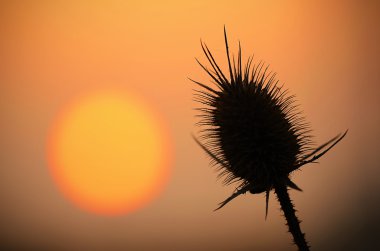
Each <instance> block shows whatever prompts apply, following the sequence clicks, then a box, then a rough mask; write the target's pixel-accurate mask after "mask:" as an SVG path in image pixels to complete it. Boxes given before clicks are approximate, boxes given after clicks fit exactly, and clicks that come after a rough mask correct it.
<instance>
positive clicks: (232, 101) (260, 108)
mask: <svg viewBox="0 0 380 251" xmlns="http://www.w3.org/2000/svg"><path fill="white" fill-rule="evenodd" d="M225 43H226V51H227V60H228V66H229V77H227V76H226V74H224V73H223V72H222V71H221V69H220V68H219V66H218V64H217V63H216V61H215V59H214V57H213V55H212V54H211V52H210V50H209V49H208V47H207V46H206V45H205V44H204V43H201V45H202V49H203V51H204V53H205V55H206V57H207V59H208V61H209V63H210V65H211V68H212V69H209V68H207V67H206V66H204V65H203V64H201V63H200V62H199V61H198V63H199V64H200V65H201V66H202V68H203V69H204V70H205V71H206V72H207V74H208V75H209V76H210V77H211V78H212V80H213V82H214V84H215V87H216V88H211V87H209V86H207V85H204V84H202V83H199V82H196V81H194V82H195V83H197V84H198V85H199V86H200V87H201V88H202V89H200V90H195V95H194V96H195V100H196V101H197V102H199V103H201V104H202V105H204V106H203V107H201V108H199V109H198V110H199V111H200V114H199V116H200V117H201V119H200V121H199V122H198V124H199V125H201V126H206V127H207V128H204V129H203V130H202V131H201V132H202V135H201V136H200V139H201V141H202V145H203V146H204V147H205V148H207V149H208V151H209V154H210V155H211V156H212V157H213V160H214V161H216V162H218V164H219V167H220V168H221V170H222V173H221V174H222V175H226V180H225V183H227V184H228V183H231V182H233V181H242V185H245V186H246V185H250V191H251V192H253V193H258V192H263V191H268V190H270V189H271V188H272V187H273V184H274V183H276V182H279V181H280V180H285V181H286V180H288V176H289V173H290V172H291V171H293V170H294V167H295V166H296V165H297V163H299V162H300V161H301V159H302V158H303V156H305V155H306V154H307V152H308V151H309V150H310V146H309V145H310V143H311V140H310V138H311V136H310V135H309V134H308V133H309V130H308V125H307V124H306V123H305V121H304V118H303V117H301V116H300V112H299V110H298V109H297V106H296V105H295V102H294V96H290V95H288V93H287V91H286V90H284V89H283V88H282V87H280V86H279V85H278V81H277V80H276V78H275V77H276V74H275V73H271V72H269V73H268V67H264V64H263V63H261V62H260V63H259V64H257V65H252V58H251V57H250V58H249V59H248V61H247V62H246V64H245V66H244V67H243V66H242V58H241V48H240V44H239V52H238V57H237V61H236V62H235V59H234V58H233V60H232V61H233V62H232V64H231V60H230V56H229V49H228V42H227V38H226V36H225Z"/></svg>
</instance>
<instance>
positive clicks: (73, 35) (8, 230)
mask: <svg viewBox="0 0 380 251" xmlns="http://www.w3.org/2000/svg"><path fill="white" fill-rule="evenodd" d="M16 2H17V3H16ZM331 2H333V3H331ZM379 9H380V6H379V5H378V3H377V2H376V1H360V2H359V1H239V0H235V1H198V0H195V1H121V0H120V1H116V0H115V1H100V0H97V1H85V0H81V1H42V0H41V1H2V3H1V4H0V88H1V89H0V119H1V124H0V129H1V130H0V136H1V140H0V150H1V151H0V164H1V166H0V201H1V206H0V222H1V224H0V247H3V246H4V247H11V248H14V249H24V250H31V249H38V250H132V251H135V250H136V251H140V250H141V251H145V250H146V251H148V250H153V249H154V250H178V251H190V250H200V251H202V250H221V251H223V250H237V251H245V250H260V251H262V250H266V251H271V250H296V247H295V246H294V245H292V244H291V242H292V240H291V236H290V234H289V233H288V232H287V228H286V226H285V224H284V223H285V221H284V219H283V217H282V212H280V211H279V203H278V202H277V201H276V200H275V196H274V194H273V193H272V197H271V199H270V203H269V215H268V219H267V220H266V221H265V218H264V216H265V199H264V196H263V195H250V194H249V195H248V194H247V195H244V196H241V197H239V198H238V199H236V200H234V201H233V202H232V203H230V204H229V205H227V206H226V207H225V208H223V209H222V210H220V211H217V212H213V209H215V207H216V206H217V204H218V203H219V202H221V201H222V200H224V199H225V198H226V197H227V196H229V195H230V194H231V193H232V192H233V190H234V187H233V186H229V187H223V186H222V182H221V180H217V173H216V171H215V169H214V168H212V167H210V166H209V160H208V159H207V157H206V155H205V154H204V153H203V152H202V150H201V149H200V148H199V147H198V146H197V145H196V144H195V143H194V141H193V140H192V138H191V133H192V132H194V133H195V132H197V130H198V128H197V127H195V126H194V123H195V122H196V119H195V118H194V115H195V112H194V111H193V110H192V109H193V108H194V107H195V105H196V104H195V103H194V102H193V101H192V88H194V84H192V83H191V82H190V81H189V80H188V79H187V77H191V78H193V79H196V80H199V81H203V82H205V83H209V82H208V81H209V80H208V78H207V76H206V74H205V73H204V72H202V70H201V69H200V67H199V66H198V65H197V63H196V62H195V60H194V57H197V58H199V59H200V60H201V61H202V62H205V61H206V59H205V57H204V56H203V55H202V50H201V48H200V43H199V40H200V39H202V40H203V41H205V42H206V43H207V45H208V46H209V47H210V49H211V50H212V51H213V53H214V55H215V57H216V59H217V60H218V61H219V62H220V63H221V65H222V67H223V68H224V69H225V66H226V61H225V52H224V43H223V42H224V41H223V25H226V28H227V32H228V36H229V42H230V46H231V50H232V51H236V48H237V44H238V41H240V42H241V44H242V48H243V58H247V57H248V56H249V55H251V54H255V60H256V61H259V60H264V61H265V62H266V63H268V64H270V67H271V70H273V71H276V72H277V73H278V75H277V76H278V78H279V80H280V82H281V83H284V84H285V86H286V88H288V89H289V91H290V93H292V94H296V95H297V100H298V102H299V104H301V109H302V110H303V111H304V114H305V116H306V118H307V120H308V121H309V122H310V123H311V126H312V128H313V133H314V135H315V141H316V142H317V143H323V142H324V141H326V140H328V139H329V138H331V137H333V136H335V135H336V134H337V133H339V132H343V131H344V130H346V129H347V128H348V129H349V133H348V135H347V137H346V138H345V139H344V140H343V141H342V142H341V143H340V144H338V145H337V146H336V147H335V148H334V149H333V150H332V151H330V152H329V153H328V154H327V155H326V156H325V157H323V158H322V159H321V161H320V164H314V165H309V166H305V167H304V168H303V169H302V171H300V172H296V173H294V175H293V176H292V177H293V179H294V181H295V182H296V183H297V184H298V185H299V186H300V187H301V188H302V189H303V190H304V192H302V193H300V192H297V191H291V192H290V193H291V197H292V198H293V200H294V203H295V205H296V208H297V209H298V215H299V217H300V218H301V219H302V221H303V222H302V225H301V226H302V229H303V230H304V231H305V232H306V237H307V239H308V240H309V241H310V243H311V245H312V248H313V249H312V250H327V251H328V250H376V249H379V248H380V244H379V242H378V239H379V238H380V236H379V233H380V229H379V224H380V217H379V213H378V212H379V211H380V195H379V189H380V182H379V181H378V179H379V175H380V164H379V163H380V155H379V149H380V133H379V127H380V113H379V107H380V99H379V95H380V87H379V85H380V69H379V65H380V62H379V58H380V57H379V56H380V49H379V44H380V30H379V28H378V26H379V24H380V12H379ZM105 89H107V90H108V89H112V90H123V91H126V92H129V93H135V94H137V95H139V96H140V97H142V98H143V99H144V102H146V103H147V104H150V105H151V107H154V109H155V111H156V112H157V113H158V114H160V118H161V119H162V120H163V121H164V123H165V124H166V127H167V128H168V132H169V133H168V134H169V136H167V137H168V138H167V139H168V141H170V144H171V145H172V155H171V156H172V159H171V165H170V167H171V172H170V175H169V176H168V177H169V178H168V181H167V184H166V185H165V186H164V188H163V192H161V193H160V195H159V196H158V197H156V199H154V200H153V201H151V203H149V204H147V205H146V206H145V207H143V208H141V209H140V210H137V211H135V212H133V213H130V214H127V215H121V216H102V215H97V214H93V213H91V212H88V211H85V210H82V209H80V208H78V207H77V206H76V205H75V204H74V203H72V202H71V201H70V200H69V199H67V198H66V197H65V196H64V195H63V194H62V193H61V191H60V190H59V188H58V186H57V184H56V183H55V181H54V179H53V178H52V177H51V174H50V172H49V168H48V164H47V149H46V141H47V134H48V130H49V128H50V127H51V124H52V121H54V118H55V117H56V116H57V113H58V112H59V111H60V110H61V109H62V107H65V105H67V104H68V103H70V102H71V101H72V100H75V99H76V98H78V97H80V96H81V95H86V94H87V93H91V92H93V91H99V90H100V91H101V90H105Z"/></svg>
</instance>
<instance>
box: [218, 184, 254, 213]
mask: <svg viewBox="0 0 380 251" xmlns="http://www.w3.org/2000/svg"><path fill="white" fill-rule="evenodd" d="M248 190H249V189H248V186H244V187H242V188H241V189H238V190H237V191H236V192H234V193H233V194H232V195H231V196H230V197H228V198H227V199H226V200H224V201H223V202H221V203H219V207H218V208H216V209H215V210H214V212H215V211H217V210H219V209H221V208H222V207H224V206H225V205H226V204H227V203H228V202H230V201H231V200H233V199H235V198H236V197H238V196H239V195H241V194H244V193H246V192H247V191H248Z"/></svg>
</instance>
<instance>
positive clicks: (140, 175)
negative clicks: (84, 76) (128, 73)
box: [47, 91, 171, 215]
mask: <svg viewBox="0 0 380 251" xmlns="http://www.w3.org/2000/svg"><path fill="white" fill-rule="evenodd" d="M170 151H171V149H170V144H169V137H168V135H167V131H166V129H165V127H164V126H163V123H162V121H161V120H160V119H159V118H158V116H157V114H156V113H155V112H154V111H153V110H152V109H151V107H149V106H147V105H146V104H145V103H144V102H143V101H142V100H141V99H139V98H137V97H136V96H132V95H130V94H127V93H124V92H123V93H122V94H120V93H118V92H112V91H107V92H98V93H95V94H92V95H88V96H85V97H82V98H81V99H79V100H77V101H75V102H72V103H70V104H69V105H68V106H67V107H65V109H63V111H62V112H61V113H60V114H59V115H58V116H57V118H56V119H55V120H54V121H53V124H52V127H51V130H50V131H49V135H48V144H47V158H48V165H49V168H50V171H51V174H52V176H53V179H54V180H55V181H56V184H57V185H58V187H59V188H60V190H61V191H62V192H63V194H64V195H65V196H66V197H67V198H69V200H71V201H72V202H73V203H74V204H76V205H77V206H79V207H80V208H82V209H84V210H86V211H90V212H94V213H99V214H106V215H115V214H124V213H128V212H130V211H134V210H137V209H139V208H141V207H144V206H145V205H146V204H148V203H149V202H150V201H152V200H153V199H154V198H156V197H157V196H158V195H159V194H160V192H161V191H162V190H163V187H164V185H165V184H166V182H167V180H168V174H169V166H170V163H169V162H170Z"/></svg>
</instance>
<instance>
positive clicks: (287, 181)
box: [286, 178, 303, 192]
mask: <svg viewBox="0 0 380 251" xmlns="http://www.w3.org/2000/svg"><path fill="white" fill-rule="evenodd" d="M286 185H287V186H288V187H290V188H293V189H295V190H298V191H300V192H303V191H302V189H301V188H299V187H298V186H297V185H296V184H295V183H294V182H293V181H291V180H290V179H289V178H288V179H287V180H286Z"/></svg>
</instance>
